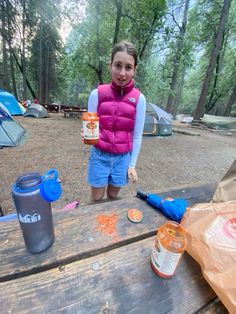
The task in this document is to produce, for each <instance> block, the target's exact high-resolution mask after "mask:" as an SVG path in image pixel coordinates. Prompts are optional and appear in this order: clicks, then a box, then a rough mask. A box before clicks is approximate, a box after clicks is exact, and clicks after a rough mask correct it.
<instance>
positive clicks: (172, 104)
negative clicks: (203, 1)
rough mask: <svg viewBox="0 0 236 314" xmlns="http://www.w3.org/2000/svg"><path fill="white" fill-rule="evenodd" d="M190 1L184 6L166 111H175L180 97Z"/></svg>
mask: <svg viewBox="0 0 236 314" xmlns="http://www.w3.org/2000/svg"><path fill="white" fill-rule="evenodd" d="M189 2H190V0H186V2H185V7H184V17H183V23H182V26H181V28H180V38H179V39H178V41H177V51H176V57H175V60H174V68H173V72H172V78H171V83H170V94H169V97H168V101H167V106H166V111H167V112H171V113H174V110H175V108H174V107H175V102H176V101H175V100H176V98H179V96H178V95H177V89H178V84H177V80H178V76H179V68H180V62H181V58H182V52H183V47H184V36H185V33H186V24H187V18H188V8H189Z"/></svg>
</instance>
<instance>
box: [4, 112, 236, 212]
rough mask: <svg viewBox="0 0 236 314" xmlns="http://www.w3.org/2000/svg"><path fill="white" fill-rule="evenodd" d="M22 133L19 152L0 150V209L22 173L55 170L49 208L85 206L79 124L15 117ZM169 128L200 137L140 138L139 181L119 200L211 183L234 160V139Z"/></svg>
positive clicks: (59, 118)
mask: <svg viewBox="0 0 236 314" xmlns="http://www.w3.org/2000/svg"><path fill="white" fill-rule="evenodd" d="M15 119H16V121H18V122H20V123H21V125H22V126H23V127H24V128H25V129H26V130H27V133H26V140H25V142H24V144H22V145H20V146H19V147H13V148H3V149H1V150H0V156H1V157H0V169H1V180H0V205H1V206H2V208H3V211H4V212H5V213H6V212H9V213H10V212H12V210H14V205H13V201H12V197H11V185H12V183H14V182H15V180H16V178H17V177H18V176H20V175H22V174H23V173H25V172H29V171H38V172H39V173H41V174H43V173H44V172H45V171H47V170H48V169H50V168H53V167H55V168H57V169H58V171H59V178H60V180H61V184H62V189H63V194H62V196H61V198H60V200H58V201H57V202H55V203H53V207H54V208H58V209H60V208H63V207H64V206H65V205H66V204H68V203H69V202H71V201H73V200H77V199H78V198H79V199H80V204H87V203H89V202H90V190H89V187H88V185H87V182H86V175H87V160H88V156H89V146H88V145H84V144H83V143H82V141H81V137H80V131H81V120H80V119H73V118H67V119H65V118H64V116H63V113H52V114H50V118H45V119H37V118H25V117H23V116H17V117H15ZM173 127H174V128H180V129H185V130H189V131H196V132H198V133H200V136H191V135H185V134H180V133H174V132H173V133H172V135H171V136H166V137H154V136H153V137H152V136H147V137H143V144H142V150H141V153H140V156H139V159H138V163H137V171H138V176H139V181H138V183H137V184H129V186H128V187H126V188H123V189H122V191H121V194H120V196H121V197H129V196H133V195H135V194H136V188H137V187H141V188H142V189H143V190H146V191H147V192H157V191H160V192H161V191H165V190H169V189H174V188H176V187H178V188H180V187H181V186H184V185H190V186H193V185H199V184H204V183H217V182H218V181H219V180H220V179H221V177H222V176H223V175H224V173H225V172H226V171H227V169H228V168H229V167H230V165H231V164H232V162H233V160H234V159H235V158H236V134H235V133H232V136H227V135H221V134H218V133H217V132H211V131H210V130H208V129H203V130H202V129H198V130H196V129H192V128H189V127H187V125H186V124H183V123H178V122H174V124H173Z"/></svg>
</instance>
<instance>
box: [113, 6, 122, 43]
mask: <svg viewBox="0 0 236 314" xmlns="http://www.w3.org/2000/svg"><path fill="white" fill-rule="evenodd" d="M115 5H116V8H117V12H116V25H115V32H114V37H113V45H115V44H116V43H117V41H118V36H119V31H120V19H121V16H122V6H123V0H115Z"/></svg>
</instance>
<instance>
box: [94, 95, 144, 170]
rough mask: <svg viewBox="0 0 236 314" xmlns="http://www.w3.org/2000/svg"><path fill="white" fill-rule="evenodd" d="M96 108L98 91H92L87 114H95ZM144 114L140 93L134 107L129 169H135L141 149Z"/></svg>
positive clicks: (142, 98) (142, 96) (142, 99)
mask: <svg viewBox="0 0 236 314" xmlns="http://www.w3.org/2000/svg"><path fill="white" fill-rule="evenodd" d="M97 108H98V90H97V89H94V90H93V91H92V92H91V94H90V96H89V100H88V112H97ZM145 112H146V99H145V97H144V95H143V94H142V93H141V94H140V96H139V100H138V103H137V106H136V116H135V125H134V133H133V148H132V152H131V158H130V163H129V167H130V168H135V166H136V163H137V159H138V155H139V152H140V149H141V143H142V135H143V127H144V122H145Z"/></svg>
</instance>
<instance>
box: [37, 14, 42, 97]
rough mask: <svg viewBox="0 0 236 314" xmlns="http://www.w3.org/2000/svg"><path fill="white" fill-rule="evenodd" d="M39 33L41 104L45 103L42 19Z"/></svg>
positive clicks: (39, 92) (39, 88)
mask: <svg viewBox="0 0 236 314" xmlns="http://www.w3.org/2000/svg"><path fill="white" fill-rule="evenodd" d="M40 18H41V22H40V32H39V53H38V60H39V61H38V95H39V103H42V102H43V22H42V17H40Z"/></svg>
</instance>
